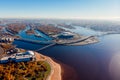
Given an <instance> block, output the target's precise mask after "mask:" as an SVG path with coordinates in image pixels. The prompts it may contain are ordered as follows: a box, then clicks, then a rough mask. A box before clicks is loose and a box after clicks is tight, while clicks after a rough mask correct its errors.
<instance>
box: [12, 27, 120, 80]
mask: <svg viewBox="0 0 120 80" xmlns="http://www.w3.org/2000/svg"><path fill="white" fill-rule="evenodd" d="M80 28H81V27H80ZM80 28H79V27H77V28H76V29H77V30H72V31H74V32H76V33H78V34H81V33H82V35H94V34H95V35H98V34H100V33H102V32H96V31H92V30H88V29H87V31H86V28H85V29H84V28H82V29H80ZM84 33H85V34H84ZM90 33H91V34H90ZM93 33H94V34H93ZM21 34H22V36H24V38H27V37H30V36H29V35H26V34H25V33H24V34H23V33H22V32H21ZM30 38H32V37H30ZM98 38H99V41H100V42H98V43H95V44H89V45H84V46H60V45H59V46H57V45H56V46H53V47H50V48H47V49H45V50H42V51H39V52H40V53H42V54H44V55H47V56H50V57H52V58H54V59H57V60H59V61H61V62H63V63H65V64H67V65H69V66H71V67H73V68H74V69H75V70H76V71H77V74H78V75H79V78H78V80H120V77H119V75H120V69H119V68H120V34H110V35H105V36H101V37H98ZM38 40H43V39H38ZM13 44H15V45H17V47H19V48H24V49H28V50H36V49H38V48H40V47H43V45H40V44H33V43H27V42H22V41H15V42H14V43H13Z"/></svg>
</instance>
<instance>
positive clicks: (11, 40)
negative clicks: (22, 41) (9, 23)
mask: <svg viewBox="0 0 120 80" xmlns="http://www.w3.org/2000/svg"><path fill="white" fill-rule="evenodd" d="M13 41H14V38H12V37H0V42H1V43H10V42H13Z"/></svg>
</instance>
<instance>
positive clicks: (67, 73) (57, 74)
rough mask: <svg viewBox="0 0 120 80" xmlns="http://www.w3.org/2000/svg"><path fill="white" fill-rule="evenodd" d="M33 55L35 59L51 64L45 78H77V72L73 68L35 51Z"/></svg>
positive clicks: (48, 79)
mask: <svg viewBox="0 0 120 80" xmlns="http://www.w3.org/2000/svg"><path fill="white" fill-rule="evenodd" d="M35 55H36V60H37V61H39V60H43V61H47V62H48V63H49V64H50V66H51V72H50V74H49V76H48V78H47V80H77V73H76V72H75V70H74V69H73V68H71V67H69V66H67V65H66V64H63V63H61V62H60V61H57V60H55V59H52V58H50V57H47V56H44V55H42V54H39V53H37V52H35Z"/></svg>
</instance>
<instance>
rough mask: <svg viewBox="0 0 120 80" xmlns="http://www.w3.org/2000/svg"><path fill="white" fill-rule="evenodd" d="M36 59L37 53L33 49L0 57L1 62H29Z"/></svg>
mask: <svg viewBox="0 0 120 80" xmlns="http://www.w3.org/2000/svg"><path fill="white" fill-rule="evenodd" d="M32 60H35V54H34V52H33V51H27V52H25V53H16V54H13V55H11V56H5V57H3V58H1V59H0V63H8V62H28V61H32Z"/></svg>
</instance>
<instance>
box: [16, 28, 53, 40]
mask: <svg viewBox="0 0 120 80" xmlns="http://www.w3.org/2000/svg"><path fill="white" fill-rule="evenodd" d="M29 29H30V27H29V26H27V27H26V29H25V30H22V31H20V32H19V34H18V35H19V36H21V37H22V38H24V39H30V40H39V41H45V40H51V38H50V37H49V36H47V35H45V34H43V33H42V32H40V31H37V30H34V31H35V32H36V33H37V34H40V35H41V37H36V36H35V35H34V34H32V35H28V34H26V31H27V30H29ZM43 37H44V38H43Z"/></svg>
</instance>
